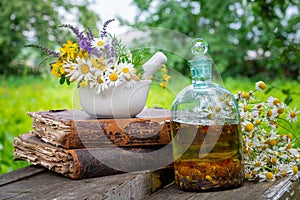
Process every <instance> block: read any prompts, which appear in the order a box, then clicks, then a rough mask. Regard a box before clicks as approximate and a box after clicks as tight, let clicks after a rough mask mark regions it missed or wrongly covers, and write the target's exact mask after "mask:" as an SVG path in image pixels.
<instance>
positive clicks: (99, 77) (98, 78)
mask: <svg viewBox="0 0 300 200" xmlns="http://www.w3.org/2000/svg"><path fill="white" fill-rule="evenodd" d="M97 82H98V83H100V84H101V83H103V82H104V81H103V80H102V77H101V76H97Z"/></svg>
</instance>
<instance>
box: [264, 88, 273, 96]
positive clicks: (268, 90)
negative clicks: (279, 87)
mask: <svg viewBox="0 0 300 200" xmlns="http://www.w3.org/2000/svg"><path fill="white" fill-rule="evenodd" d="M272 89H273V87H272V86H271V87H268V88H267V89H266V90H265V94H268V93H269V92H271V90H272Z"/></svg>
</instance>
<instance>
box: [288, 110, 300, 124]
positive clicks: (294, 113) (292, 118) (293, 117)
mask: <svg viewBox="0 0 300 200" xmlns="http://www.w3.org/2000/svg"><path fill="white" fill-rule="evenodd" d="M299 113H300V110H298V111H297V110H296V108H294V110H290V111H289V112H288V114H287V117H286V119H287V120H288V121H289V122H296V121H297V120H298V116H297V115H298V114H299Z"/></svg>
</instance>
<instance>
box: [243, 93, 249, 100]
mask: <svg viewBox="0 0 300 200" xmlns="http://www.w3.org/2000/svg"><path fill="white" fill-rule="evenodd" d="M242 97H243V98H245V99H249V98H250V94H249V93H243V94H242Z"/></svg>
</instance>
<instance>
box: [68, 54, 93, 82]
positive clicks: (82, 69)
mask: <svg viewBox="0 0 300 200" xmlns="http://www.w3.org/2000/svg"><path fill="white" fill-rule="evenodd" d="M76 61H77V63H67V64H66V65H65V66H66V71H67V72H69V74H68V75H67V77H70V81H73V80H77V81H82V80H84V81H90V80H92V79H93V72H94V68H93V67H92V61H91V60H89V59H88V60H84V59H81V58H76Z"/></svg>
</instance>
